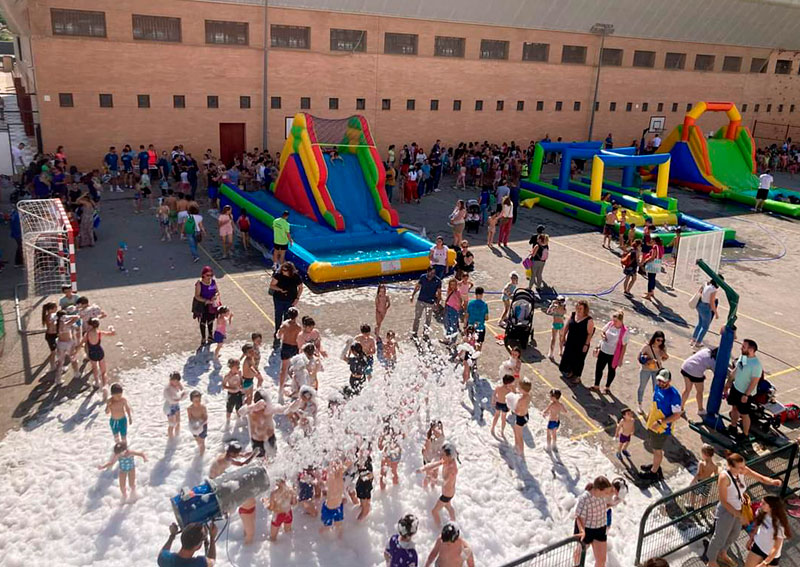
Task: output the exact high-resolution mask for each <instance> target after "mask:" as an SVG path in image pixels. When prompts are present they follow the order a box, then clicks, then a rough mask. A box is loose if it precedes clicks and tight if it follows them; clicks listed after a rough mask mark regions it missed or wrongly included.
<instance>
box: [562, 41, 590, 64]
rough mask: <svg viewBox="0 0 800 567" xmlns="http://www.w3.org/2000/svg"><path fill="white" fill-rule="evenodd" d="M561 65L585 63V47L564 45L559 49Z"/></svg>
mask: <svg viewBox="0 0 800 567" xmlns="http://www.w3.org/2000/svg"><path fill="white" fill-rule="evenodd" d="M561 62H562V63H586V47H584V46H583V45H565V46H564V47H563V48H562V49H561Z"/></svg>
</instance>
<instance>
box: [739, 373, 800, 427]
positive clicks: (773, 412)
mask: <svg viewBox="0 0 800 567" xmlns="http://www.w3.org/2000/svg"><path fill="white" fill-rule="evenodd" d="M775 394H776V390H775V387H774V386H773V385H772V383H771V382H769V381H768V380H767V379H766V378H761V380H759V382H758V385H757V386H756V391H755V394H754V395H753V397H752V398H751V401H752V405H753V409H752V410H751V412H750V419H751V422H752V426H751V427H755V428H758V429H760V430H761V431H763V432H768V431H769V430H770V428H773V429H775V430H777V429H778V428H779V427H780V426H781V425H783V424H784V423H786V422H787V421H795V420H797V419H798V417H800V408H798V406H797V405H795V404H782V403H780V402H779V401H778V400H777V399H776V397H775Z"/></svg>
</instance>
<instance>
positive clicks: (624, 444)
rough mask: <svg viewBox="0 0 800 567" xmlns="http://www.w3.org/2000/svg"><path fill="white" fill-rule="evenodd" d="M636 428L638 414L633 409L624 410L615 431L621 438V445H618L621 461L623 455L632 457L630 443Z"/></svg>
mask: <svg viewBox="0 0 800 567" xmlns="http://www.w3.org/2000/svg"><path fill="white" fill-rule="evenodd" d="M635 429H636V416H635V415H634V413H633V410H632V409H628V408H626V409H624V410H622V419H620V420H619V423H618V424H617V430H616V431H615V432H614V437H616V438H617V439H618V440H619V447H617V458H618V459H619V460H620V461H621V460H622V456H623V455H625V456H626V457H628V458H630V456H631V454H630V453H629V452H628V445H630V443H631V437H633V432H634V430H635Z"/></svg>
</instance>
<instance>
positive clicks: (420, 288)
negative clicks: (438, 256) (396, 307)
mask: <svg viewBox="0 0 800 567" xmlns="http://www.w3.org/2000/svg"><path fill="white" fill-rule="evenodd" d="M417 294H419V295H417ZM414 297H416V298H417V303H416V304H415V305H414V324H413V326H412V333H413V336H414V337H415V338H416V337H417V333H418V332H419V320H420V319H421V318H422V314H423V313H425V327H424V329H423V330H422V336H423V337H425V338H427V337H428V332H429V330H430V326H431V317H432V316H433V306H434V305H435V304H437V303H439V302H441V300H442V280H441V279H439V278H437V277H436V271H435V270H434V269H433V266H428V271H427V272H426V273H425V274H423V275H422V276H420V278H419V280H418V281H417V283H416V285H415V286H414V291H413V292H411V303H414Z"/></svg>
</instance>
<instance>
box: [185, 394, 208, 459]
mask: <svg viewBox="0 0 800 567" xmlns="http://www.w3.org/2000/svg"><path fill="white" fill-rule="evenodd" d="M202 399H203V395H202V394H201V393H200V392H199V391H198V390H193V391H192V393H191V394H189V400H191V402H192V403H191V404H190V405H189V407H187V408H186V419H187V420H188V421H189V431H190V432H191V433H192V435H193V436H194V440H195V441H196V442H197V448H198V449H199V451H200V454H201V455H202V454H203V453H205V452H206V437H208V410H207V409H206V406H205V405H203V402H202Z"/></svg>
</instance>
